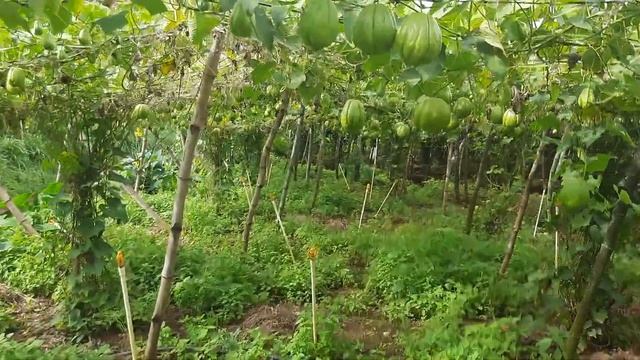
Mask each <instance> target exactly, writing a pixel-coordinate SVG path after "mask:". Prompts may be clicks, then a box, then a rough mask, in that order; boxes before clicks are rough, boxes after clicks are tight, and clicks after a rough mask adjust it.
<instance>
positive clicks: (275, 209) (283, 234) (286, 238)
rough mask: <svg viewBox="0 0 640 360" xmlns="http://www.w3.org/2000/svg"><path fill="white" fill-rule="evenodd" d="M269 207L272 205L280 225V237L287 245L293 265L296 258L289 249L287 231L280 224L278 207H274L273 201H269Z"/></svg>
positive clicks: (291, 249)
mask: <svg viewBox="0 0 640 360" xmlns="http://www.w3.org/2000/svg"><path fill="white" fill-rule="evenodd" d="M271 205H273V211H274V212H275V213H276V219H277V220H278V224H279V225H280V230H281V231H282V236H284V242H285V243H286V244H287V248H288V249H289V255H291V262H293V263H295V262H296V257H295V256H293V248H292V247H291V243H290V242H289V236H287V231H286V230H285V229H284V225H283V224H282V219H281V218H280V211H279V210H278V205H276V201H275V200H271Z"/></svg>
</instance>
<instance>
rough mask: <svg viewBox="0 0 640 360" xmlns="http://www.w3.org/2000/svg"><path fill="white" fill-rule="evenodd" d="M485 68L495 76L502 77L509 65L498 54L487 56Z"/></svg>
mask: <svg viewBox="0 0 640 360" xmlns="http://www.w3.org/2000/svg"><path fill="white" fill-rule="evenodd" d="M487 68H488V69H489V71H491V72H492V73H493V74H494V75H495V76H496V78H498V79H502V78H504V76H505V75H506V74H507V71H509V66H507V64H506V63H505V62H504V61H503V60H502V59H501V58H500V57H498V56H489V57H487Z"/></svg>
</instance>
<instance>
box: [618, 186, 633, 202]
mask: <svg viewBox="0 0 640 360" xmlns="http://www.w3.org/2000/svg"><path fill="white" fill-rule="evenodd" d="M618 199H620V201H622V203H624V204H626V205H631V204H633V202H632V201H631V197H630V196H629V193H628V192H627V190H625V189H622V190H620V192H619V193H618Z"/></svg>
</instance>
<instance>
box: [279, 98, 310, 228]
mask: <svg viewBox="0 0 640 360" xmlns="http://www.w3.org/2000/svg"><path fill="white" fill-rule="evenodd" d="M303 119H304V105H303V106H302V112H301V114H300V118H298V122H297V123H296V133H295V135H294V136H293V145H292V146H291V155H290V156H289V164H288V166H287V174H286V175H285V177H284V185H283V186H282V194H280V203H279V204H278V211H279V212H280V214H282V215H283V216H284V208H285V203H286V202H287V194H288V193H289V185H290V184H291V177H292V175H293V172H294V169H295V166H296V158H297V157H298V147H299V146H298V142H299V141H300V137H301V136H302V122H303Z"/></svg>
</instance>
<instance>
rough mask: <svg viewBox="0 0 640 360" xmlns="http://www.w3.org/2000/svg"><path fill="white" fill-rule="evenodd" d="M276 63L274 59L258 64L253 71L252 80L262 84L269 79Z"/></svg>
mask: <svg viewBox="0 0 640 360" xmlns="http://www.w3.org/2000/svg"><path fill="white" fill-rule="evenodd" d="M275 65H276V64H275V63H274V62H273V61H270V62H267V63H259V64H257V65H256V66H254V67H253V71H252V72H251V81H253V83H254V84H260V83H262V82H265V81H267V80H269V79H270V78H271V74H272V73H273V69H274V68H275Z"/></svg>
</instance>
